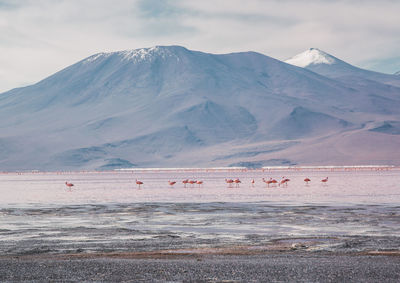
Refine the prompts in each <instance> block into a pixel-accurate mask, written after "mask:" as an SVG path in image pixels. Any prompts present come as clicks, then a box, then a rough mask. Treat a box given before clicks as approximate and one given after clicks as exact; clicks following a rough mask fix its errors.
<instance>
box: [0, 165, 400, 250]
mask: <svg viewBox="0 0 400 283" xmlns="http://www.w3.org/2000/svg"><path fill="white" fill-rule="evenodd" d="M282 176H286V177H288V178H290V179H291V181H290V182H289V185H288V186H287V187H278V186H277V187H271V188H267V187H266V185H265V184H264V183H263V182H262V181H261V178H263V177H264V178H266V179H267V178H269V177H273V178H276V179H278V180H279V179H281V177H282ZM326 176H328V177H329V181H328V183H327V184H325V185H324V184H322V183H321V182H320V180H321V179H322V178H325V177H326ZM305 177H309V178H311V180H312V181H311V183H310V184H309V185H305V184H304V181H303V179H304V178H305ZM136 178H137V179H140V180H141V181H143V182H144V185H143V186H142V187H141V188H140V189H139V188H138V187H137V185H136V184H135V179H136ZM186 178H189V179H197V180H200V179H201V180H203V182H204V184H203V185H202V186H201V187H199V186H198V185H194V186H191V185H187V187H186V188H185V187H184V186H183V184H182V183H181V181H182V180H183V179H186ZM225 178H240V179H241V181H242V183H241V184H240V186H239V187H237V188H236V187H233V188H229V187H228V186H227V185H226V183H225ZM252 179H255V181H256V183H255V185H254V187H253V186H252V185H251V182H250V181H251V180H252ZM168 180H176V181H178V182H177V184H175V186H174V187H170V186H169V185H168V182H167V181H168ZM65 181H69V182H72V183H74V185H75V186H74V187H73V188H72V189H67V188H66V186H65V184H64V183H65ZM399 181H400V171H397V170H388V171H373V170H368V171H358V172H355V171H350V172H346V171H340V172H334V171H333V172H330V171H307V172H302V171H287V172H285V171H272V172H261V171H248V172H229V173H228V172H178V171H173V172H172V171H170V172H134V173H132V172H102V173H99V172H97V173H93V172H92V173H24V174H16V173H8V174H1V175H0V194H1V196H2V197H1V199H0V242H1V247H0V252H1V253H2V254H26V253H48V252H51V253H54V252H56V253H57V252H77V251H78V252H93V251H132V250H135V251H136V250H157V249H174V248H190V247H216V246H225V245H232V244H233V245H237V244H241V245H263V244H266V243H270V242H271V241H277V240H283V239H303V241H304V239H316V238H317V239H319V241H320V242H321V243H320V245H319V246H318V247H319V248H321V249H326V250H338V249H344V248H345V249H350V250H351V249H356V250H376V249H384V250H385V249H390V250H391V249H398V247H399V246H400V245H399V242H400V240H399V239H400V188H399V185H398V184H399ZM323 239H325V242H324V240H323Z"/></svg>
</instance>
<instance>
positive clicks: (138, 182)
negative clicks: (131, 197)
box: [136, 179, 143, 189]
mask: <svg viewBox="0 0 400 283" xmlns="http://www.w3.org/2000/svg"><path fill="white" fill-rule="evenodd" d="M136 184H137V185H138V186H139V189H140V186H141V185H143V182H142V181H139V180H138V179H136Z"/></svg>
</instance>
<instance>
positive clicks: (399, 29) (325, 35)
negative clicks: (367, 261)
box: [0, 0, 400, 92]
mask: <svg viewBox="0 0 400 283" xmlns="http://www.w3.org/2000/svg"><path fill="white" fill-rule="evenodd" d="M399 15H400V1H398V0H379V1H376V0H308V1H306V0H246V1H240V0H201V1H199V0H112V1H111V0H0V92H3V91H6V90H9V89H11V88H14V87H19V86H25V85H29V84H32V83H35V82H37V81H39V80H41V79H43V78H45V77H46V76H49V75H51V74H53V73H55V72H56V71H59V70H61V69H63V68H65V67H67V66H69V65H71V64H73V63H75V62H77V61H79V60H81V59H83V58H85V57H88V56H90V55H92V54H94V53H98V52H103V51H116V50H126V49H136V48H141V47H150V46H154V45H182V46H185V47H187V48H189V49H192V50H200V51H204V52H212V53H228V52H237V51H249V50H251V51H257V52H260V53H263V54H265V55H268V56H271V57H274V58H276V59H280V60H285V59H288V58H290V57H292V56H294V55H296V54H298V53H300V52H302V51H304V50H306V49H308V48H310V47H317V48H320V49H322V50H324V51H325V52H328V53H330V54H332V55H334V56H336V57H339V58H341V59H342V60H345V61H347V62H349V63H351V64H353V65H356V66H359V67H363V68H368V69H372V70H376V71H381V72H386V73H394V72H396V71H400V17H399Z"/></svg>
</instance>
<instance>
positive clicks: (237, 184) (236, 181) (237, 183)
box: [234, 178, 242, 188]
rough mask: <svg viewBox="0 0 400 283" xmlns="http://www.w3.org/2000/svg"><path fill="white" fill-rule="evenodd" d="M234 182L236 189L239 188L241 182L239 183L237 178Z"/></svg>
mask: <svg viewBox="0 0 400 283" xmlns="http://www.w3.org/2000/svg"><path fill="white" fill-rule="evenodd" d="M234 182H235V184H236V188H239V184H240V183H241V182H242V181H240V180H239V178H236V179H235V181H234Z"/></svg>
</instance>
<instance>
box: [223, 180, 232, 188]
mask: <svg viewBox="0 0 400 283" xmlns="http://www.w3.org/2000/svg"><path fill="white" fill-rule="evenodd" d="M225 182H226V183H227V184H228V187H229V188H232V184H233V180H232V179H225Z"/></svg>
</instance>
